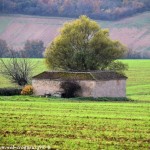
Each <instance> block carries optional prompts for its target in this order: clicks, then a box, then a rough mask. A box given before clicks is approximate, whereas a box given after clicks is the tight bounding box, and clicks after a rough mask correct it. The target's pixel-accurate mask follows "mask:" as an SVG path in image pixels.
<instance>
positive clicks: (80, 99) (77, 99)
mask: <svg viewBox="0 0 150 150" xmlns="http://www.w3.org/2000/svg"><path fill="white" fill-rule="evenodd" d="M0 101H16V102H19V101H24V102H28V101H30V102H134V100H132V99H131V98H124V97H123V98H108V97H103V98H93V97H75V98H59V97H48V98H46V97H40V96H21V95H20V96H0Z"/></svg>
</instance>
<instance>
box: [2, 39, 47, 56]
mask: <svg viewBox="0 0 150 150" xmlns="http://www.w3.org/2000/svg"><path fill="white" fill-rule="evenodd" d="M44 50H45V47H44V42H43V41H41V40H31V41H29V40H27V41H26V42H25V44H24V47H23V49H21V50H19V51H16V50H15V49H13V48H10V47H9V46H8V44H7V42H6V41H5V40H2V39H0V57H1V58H11V57H12V52H13V54H14V55H15V56H16V57H18V58H19V57H24V58H42V57H43V52H44Z"/></svg>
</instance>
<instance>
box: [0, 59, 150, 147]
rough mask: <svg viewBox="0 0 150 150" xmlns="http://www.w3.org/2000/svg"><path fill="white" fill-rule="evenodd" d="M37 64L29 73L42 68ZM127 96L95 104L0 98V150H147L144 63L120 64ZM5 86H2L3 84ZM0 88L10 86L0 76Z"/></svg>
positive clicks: (149, 105) (149, 64)
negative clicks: (27, 149) (124, 67)
mask: <svg viewBox="0 0 150 150" xmlns="http://www.w3.org/2000/svg"><path fill="white" fill-rule="evenodd" d="M33 61H34V62H35V61H39V64H38V65H37V68H36V70H35V71H34V74H37V73H40V72H41V71H44V70H45V69H46V67H45V65H44V63H43V60H42V59H41V60H37V59H35V60H33ZM122 61H123V62H124V63H127V64H128V65H129V70H128V71H127V72H126V73H127V76H128V80H127V96H128V97H129V98H131V99H133V101H126V102H125V101H124V102H123V101H120V102H98V101H91V100H89V99H84V101H83V100H80V99H78V98H76V99H59V98H41V97H28V96H13V97H2V96H1V97H0V147H1V146H12V145H15V146H38V145H45V146H50V147H52V148H54V149H64V150H99V149H104V150H107V149H108V150H118V149H119V150H124V149H126V150H148V149H149V143H150V136H149V135H150V132H149V131H150V76H149V75H150V60H122ZM6 83H7V85H6ZM0 85H1V87H4V86H7V87H8V86H14V85H13V84H11V83H10V82H9V81H8V80H7V79H6V78H4V77H2V76H0Z"/></svg>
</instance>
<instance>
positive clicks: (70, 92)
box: [60, 81, 81, 98]
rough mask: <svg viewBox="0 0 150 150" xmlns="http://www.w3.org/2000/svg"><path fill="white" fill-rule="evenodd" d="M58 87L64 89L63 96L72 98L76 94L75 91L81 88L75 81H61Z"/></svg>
mask: <svg viewBox="0 0 150 150" xmlns="http://www.w3.org/2000/svg"><path fill="white" fill-rule="evenodd" d="M60 87H61V88H62V89H63V90H64V93H63V94H62V97H63V98H72V97H75V96H76V92H77V91H79V90H80V89H81V87H80V85H79V84H78V83H77V82H75V81H65V82H62V83H61V85H60Z"/></svg>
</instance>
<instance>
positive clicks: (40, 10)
mask: <svg viewBox="0 0 150 150" xmlns="http://www.w3.org/2000/svg"><path fill="white" fill-rule="evenodd" d="M147 10H150V1H149V0H0V13H4V14H6V13H9V14H10V13H11V14H12V13H13V14H16V13H19V14H26V15H42V16H61V17H78V16H80V15H83V14H85V15H87V16H89V17H91V18H93V19H101V20H118V19H122V18H125V17H128V16H132V15H134V14H136V13H139V12H144V11H147Z"/></svg>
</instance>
